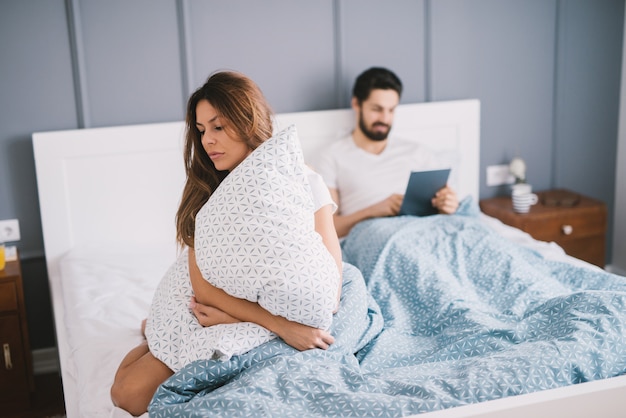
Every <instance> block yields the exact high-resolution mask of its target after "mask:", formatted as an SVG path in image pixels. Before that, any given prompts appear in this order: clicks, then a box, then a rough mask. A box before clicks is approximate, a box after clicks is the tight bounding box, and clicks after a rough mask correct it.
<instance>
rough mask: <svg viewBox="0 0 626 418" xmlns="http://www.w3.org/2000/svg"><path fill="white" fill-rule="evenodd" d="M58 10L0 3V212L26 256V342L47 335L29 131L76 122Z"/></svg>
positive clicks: (50, 340)
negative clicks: (16, 230) (16, 225)
mask: <svg viewBox="0 0 626 418" xmlns="http://www.w3.org/2000/svg"><path fill="white" fill-rule="evenodd" d="M65 11H66V10H65V5H64V2H63V1H62V0H38V1H35V0H30V1H4V0H3V1H2V2H1V3H0V103H1V108H2V112H0V219H13V218H17V219H18V220H19V221H20V230H21V231H20V232H21V235H22V239H21V241H20V242H19V249H20V254H21V255H22V256H23V257H25V258H30V259H31V261H30V262H27V263H25V264H24V265H23V277H24V293H25V295H26V307H27V316H28V319H29V326H30V328H29V331H30V341H31V346H32V348H34V349H36V348H42V347H50V346H53V345H54V344H55V342H54V341H55V340H54V335H53V330H54V328H53V322H52V315H51V307H50V296H49V293H48V282H47V280H48V278H47V273H46V268H45V260H44V259H43V257H42V254H43V243H42V241H43V239H42V234H41V224H40V221H39V219H40V214H39V202H38V198H37V185H36V181H35V166H34V160H33V147H32V143H31V136H30V135H31V133H32V132H34V131H41V130H55V129H73V128H76V127H77V120H76V105H75V101H74V89H73V81H72V65H71V60H70V56H71V54H70V48H69V44H68V28H67V20H66V14H65ZM26 264H28V265H26ZM30 295H38V296H39V298H33V297H30Z"/></svg>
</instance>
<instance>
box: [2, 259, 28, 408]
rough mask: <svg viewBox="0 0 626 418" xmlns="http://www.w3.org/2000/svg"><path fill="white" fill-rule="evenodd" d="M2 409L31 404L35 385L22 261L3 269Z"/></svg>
mask: <svg viewBox="0 0 626 418" xmlns="http://www.w3.org/2000/svg"><path fill="white" fill-rule="evenodd" d="M0 350H1V351H0V410H3V411H8V410H14V409H15V408H20V409H21V408H24V407H28V406H29V405H30V399H31V392H33V391H34V389H35V383H34V378H33V364H32V355H31V351H30V343H29V340H28V327H27V323H26V307H25V306H24V290H23V288H22V269H21V265H20V261H19V257H18V259H17V261H7V263H6V267H5V268H4V270H0Z"/></svg>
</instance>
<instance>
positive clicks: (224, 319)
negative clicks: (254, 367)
mask: <svg viewBox="0 0 626 418" xmlns="http://www.w3.org/2000/svg"><path fill="white" fill-rule="evenodd" d="M189 309H191V311H192V312H193V314H194V315H195V317H196V319H197V320H198V322H199V323H200V325H202V326H203V327H210V326H212V325H218V324H234V323H237V322H241V321H239V320H238V319H237V318H233V317H232V316H230V315H228V314H227V313H226V312H223V311H220V310H219V309H217V308H214V307H212V306H207V305H203V304H201V303H198V302H197V301H196V298H195V296H192V297H191V301H190V302H189Z"/></svg>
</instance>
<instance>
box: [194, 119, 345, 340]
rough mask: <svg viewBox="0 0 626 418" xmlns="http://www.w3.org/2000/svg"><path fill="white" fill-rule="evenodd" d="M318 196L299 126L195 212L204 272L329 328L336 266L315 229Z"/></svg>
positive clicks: (258, 153) (237, 292) (238, 292)
mask: <svg viewBox="0 0 626 418" xmlns="http://www.w3.org/2000/svg"><path fill="white" fill-rule="evenodd" d="M313 210H314V209H313V198H312V195H311V189H310V186H309V183H308V178H307V175H306V173H305V165H304V158H303V155H302V149H301V147H300V142H299V140H298V137H297V132H296V128H295V126H293V125H292V126H290V127H288V128H287V129H285V130H283V131H281V132H279V133H277V134H276V135H274V136H273V137H272V138H270V139H269V140H267V141H266V142H264V143H263V144H262V145H261V146H259V147H258V148H257V149H256V150H254V151H253V152H252V153H251V154H250V155H249V156H248V157H247V158H246V159H245V160H244V161H242V162H241V163H240V164H239V165H238V166H237V167H236V168H235V169H234V170H233V171H232V172H231V173H230V174H229V175H228V176H227V177H226V178H225V179H224V180H223V181H222V183H221V184H220V186H219V187H218V188H217V190H215V192H214V193H213V195H212V196H211V197H210V199H209V200H208V202H207V203H206V204H205V205H204V206H203V207H202V209H201V210H200V211H199V212H198V215H197V216H196V229H195V251H196V259H197V262H198V266H199V268H200V271H201V272H202V275H203V277H204V278H205V279H206V280H208V281H209V282H210V283H212V284H213V285H215V286H216V287H219V288H221V289H223V290H224V291H226V292H227V293H229V294H231V295H232V296H235V297H238V298H245V299H247V300H250V301H253V302H258V303H259V304H260V305H261V306H263V307H264V308H265V309H267V310H268V311H270V312H271V313H273V314H274V315H280V316H283V317H285V318H287V319H289V320H291V321H296V322H300V323H303V324H306V325H309V326H312V327H316V328H323V329H328V328H329V327H330V324H331V322H332V312H333V309H334V308H335V305H336V295H337V289H338V286H339V272H338V270H337V264H336V262H335V260H334V259H333V257H332V256H331V254H330V253H329V252H328V250H327V248H326V247H325V245H324V244H323V242H322V239H321V236H320V235H319V234H318V233H317V232H315V222H314V212H313Z"/></svg>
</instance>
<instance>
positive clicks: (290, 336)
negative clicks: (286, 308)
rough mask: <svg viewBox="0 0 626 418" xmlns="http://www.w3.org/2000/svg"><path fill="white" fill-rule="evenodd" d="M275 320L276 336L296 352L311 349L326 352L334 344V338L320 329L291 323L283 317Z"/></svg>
mask: <svg viewBox="0 0 626 418" xmlns="http://www.w3.org/2000/svg"><path fill="white" fill-rule="evenodd" d="M277 319H279V321H280V325H279V331H277V332H276V334H278V336H279V337H280V338H281V339H282V340H283V341H284V342H286V343H287V344H289V345H290V346H292V347H293V348H295V349H296V350H300V351H304V350H309V349H311V348H321V349H322V350H326V349H328V347H329V346H330V345H331V344H332V343H334V342H335V338H334V337H333V336H332V335H330V333H329V332H327V331H324V330H322V329H318V328H313V327H309V326H306V325H302V324H300V323H297V322H292V321H289V320H287V319H285V318H283V317H277Z"/></svg>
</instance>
